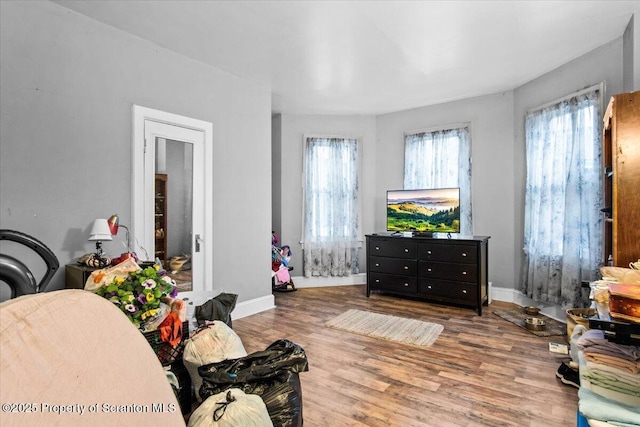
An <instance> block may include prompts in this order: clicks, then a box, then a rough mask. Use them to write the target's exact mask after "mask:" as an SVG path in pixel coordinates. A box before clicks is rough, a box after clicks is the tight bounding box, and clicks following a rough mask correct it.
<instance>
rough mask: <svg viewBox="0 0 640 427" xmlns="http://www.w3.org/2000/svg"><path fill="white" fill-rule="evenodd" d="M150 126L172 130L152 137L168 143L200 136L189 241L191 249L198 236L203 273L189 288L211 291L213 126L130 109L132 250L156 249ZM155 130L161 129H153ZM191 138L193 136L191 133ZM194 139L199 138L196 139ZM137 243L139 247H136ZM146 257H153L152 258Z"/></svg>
mask: <svg viewBox="0 0 640 427" xmlns="http://www.w3.org/2000/svg"><path fill="white" fill-rule="evenodd" d="M149 122H152V123H158V124H162V125H167V126H169V127H174V129H173V131H175V132H172V129H171V128H164V129H165V132H166V133H163V134H155V135H157V136H162V137H164V138H167V139H174V140H185V136H184V135H188V134H190V131H191V132H192V131H195V132H200V133H201V136H202V140H203V144H202V145H203V147H202V154H203V155H202V157H201V158H197V157H196V156H195V150H194V162H196V161H202V165H201V170H202V174H201V175H202V177H201V178H200V179H202V181H203V182H201V183H197V184H196V182H195V181H196V180H199V179H198V178H196V177H195V176H194V186H193V188H194V196H193V209H194V216H193V222H194V228H193V235H194V241H192V247H193V246H194V245H195V235H196V234H200V236H201V238H200V241H199V244H200V252H201V254H202V256H201V257H198V258H201V265H202V267H203V269H202V270H201V271H202V277H200V278H198V277H197V276H196V277H195V278H196V279H197V280H196V281H193V282H192V288H193V290H194V291H204V290H211V289H212V288H213V263H212V262H211V260H212V259H213V124H212V123H210V122H205V121H202V120H198V119H193V118H190V117H185V116H181V115H177V114H173V113H168V112H165V111H160V110H154V109H151V108H147V107H142V106H139V105H133V136H132V140H133V144H132V151H133V152H132V172H131V177H132V179H131V185H132V191H131V218H132V222H131V232H132V233H133V236H135V239H133V240H134V242H133V244H134V250H135V251H136V252H137V253H138V254H141V253H144V252H145V251H143V250H142V249H141V248H140V246H141V247H142V248H145V249H146V250H147V251H152V250H153V248H154V246H155V233H154V231H153V227H154V221H153V216H152V213H153V212H154V210H153V206H154V205H153V200H154V193H155V191H154V182H155V180H154V178H155V144H154V141H146V140H145V139H146V138H145V135H146V132H147V130H145V127H146V126H145V124H147V123H149ZM152 123H150V124H152ZM155 128H156V129H158V128H163V127H162V126H160V127H157V126H156V127H155ZM185 131H186V132H185ZM174 133H175V134H174ZM191 134H192V135H193V133H191ZM195 138H198V137H197V136H196V137H195ZM190 142H193V141H190ZM194 148H195V147H194ZM195 170H196V167H195V165H194V172H195ZM198 187H199V188H200V190H199V191H198V192H199V193H200V194H196V191H197V188H198ZM196 211H198V212H196ZM150 215H151V216H150ZM197 217H200V218H202V230H197V229H196V219H197ZM136 240H137V241H136ZM138 242H141V243H140V244H139V243H138ZM192 254H194V255H195V253H194V252H192ZM147 256H152V254H150V255H147ZM194 264H195V263H194ZM209 288H211V289H209Z"/></svg>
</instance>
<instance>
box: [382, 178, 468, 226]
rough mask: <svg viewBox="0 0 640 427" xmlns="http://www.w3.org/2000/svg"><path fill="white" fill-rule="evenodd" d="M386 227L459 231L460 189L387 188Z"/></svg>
mask: <svg viewBox="0 0 640 427" xmlns="http://www.w3.org/2000/svg"><path fill="white" fill-rule="evenodd" d="M387 231H417V232H426V233H459V232H460V189H459V188H434V189H423V190H390V191H387Z"/></svg>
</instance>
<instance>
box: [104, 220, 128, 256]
mask: <svg viewBox="0 0 640 427" xmlns="http://www.w3.org/2000/svg"><path fill="white" fill-rule="evenodd" d="M107 224H109V230H110V233H111V235H112V236H115V235H117V234H118V230H119V229H120V227H122V228H124V229H125V230H127V253H131V246H130V244H129V229H128V228H127V227H125V226H124V225H120V218H119V217H118V214H113V215H111V216H110V217H109V219H108V220H107Z"/></svg>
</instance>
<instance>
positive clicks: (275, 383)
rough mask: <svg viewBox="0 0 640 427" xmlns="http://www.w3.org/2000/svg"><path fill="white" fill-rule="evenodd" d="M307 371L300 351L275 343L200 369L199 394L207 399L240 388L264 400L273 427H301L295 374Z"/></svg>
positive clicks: (282, 342) (299, 392)
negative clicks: (241, 356)
mask: <svg viewBox="0 0 640 427" xmlns="http://www.w3.org/2000/svg"><path fill="white" fill-rule="evenodd" d="M308 370H309V365H308V362H307V356H306V355H305V352H304V350H303V349H302V347H300V346H299V345H297V344H294V343H292V342H291V341H288V340H278V341H276V342H274V343H273V344H271V345H270V346H269V347H267V348H266V349H265V350H264V351H259V352H256V353H252V354H250V355H248V356H246V357H243V358H240V359H232V360H224V361H222V362H218V363H212V364H209V365H204V366H201V367H200V368H198V372H199V374H200V376H201V377H202V387H200V390H199V392H200V396H201V397H202V399H206V398H208V397H209V396H212V395H214V394H217V393H220V392H222V391H225V390H227V389H229V388H240V389H242V390H243V391H244V392H245V393H251V394H257V395H258V396H261V397H262V398H263V400H264V403H265V405H266V406H267V410H268V411H269V416H270V417H271V420H272V421H273V425H274V426H281V427H301V426H302V421H303V418H302V388H301V385H300V378H299V377H298V373H299V372H305V371H308Z"/></svg>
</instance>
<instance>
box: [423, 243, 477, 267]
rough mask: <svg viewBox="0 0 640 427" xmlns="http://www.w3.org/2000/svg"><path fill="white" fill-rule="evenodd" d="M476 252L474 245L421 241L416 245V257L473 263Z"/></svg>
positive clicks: (475, 259)
mask: <svg viewBox="0 0 640 427" xmlns="http://www.w3.org/2000/svg"><path fill="white" fill-rule="evenodd" d="M477 252H478V250H477V247H476V246H475V245H464V244H455V245H445V244H437V243H421V244H420V245H419V246H418V259H421V260H427V261H445V262H461V263H468V264H474V263H476V262H477V260H478V255H477Z"/></svg>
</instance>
